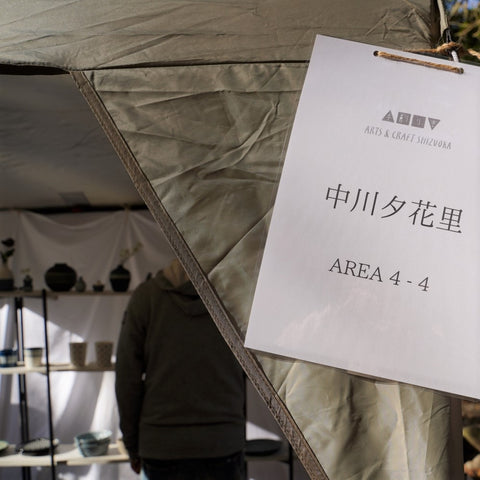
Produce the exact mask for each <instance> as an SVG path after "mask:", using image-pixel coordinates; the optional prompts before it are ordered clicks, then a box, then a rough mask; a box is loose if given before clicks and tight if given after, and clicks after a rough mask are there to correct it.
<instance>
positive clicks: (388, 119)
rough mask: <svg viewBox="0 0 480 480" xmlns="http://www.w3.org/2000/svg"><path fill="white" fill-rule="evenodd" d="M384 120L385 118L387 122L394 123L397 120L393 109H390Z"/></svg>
mask: <svg viewBox="0 0 480 480" xmlns="http://www.w3.org/2000/svg"><path fill="white" fill-rule="evenodd" d="M382 120H384V121H385V122H392V123H394V122H395V120H394V119H393V115H392V111H391V110H390V111H389V112H388V113H387V114H386V115H385V116H384V117H383V118H382Z"/></svg>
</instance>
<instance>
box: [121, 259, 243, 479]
mask: <svg viewBox="0 0 480 480" xmlns="http://www.w3.org/2000/svg"><path fill="white" fill-rule="evenodd" d="M115 369H116V378H115V393H116V398H117V404H118V410H119V415H120V429H121V431H122V433H123V441H124V444H125V447H126V449H127V451H128V454H129V457H130V464H131V467H132V469H133V470H134V471H135V472H136V473H141V475H142V478H143V479H145V480H157V479H160V478H161V479H162V480H180V479H181V480H194V479H195V480H207V479H208V480H244V478H245V462H244V447H245V391H244V389H245V381H244V374H243V371H242V369H241V367H240V365H239V364H238V362H237V360H236V359H235V357H234V356H233V354H232V352H231V351H230V349H229V347H228V346H227V344H226V343H225V341H224V339H223V338H222V336H221V335H220V333H219V332H218V329H217V327H216V325H215V324H214V322H213V320H212V318H211V317H210V315H209V314H208V311H207V309H206V308H205V305H204V304H203V302H202V300H201V299H200V297H199V296H198V294H197V293H196V291H195V289H194V287H193V285H192V283H191V282H190V281H189V279H188V277H187V276H186V274H185V271H184V270H183V268H182V267H181V265H180V263H179V262H178V260H175V261H174V262H172V264H171V265H169V266H168V267H167V268H165V269H164V270H163V271H159V272H158V273H157V274H156V275H155V276H154V277H153V278H150V279H148V280H146V281H145V282H143V283H142V284H141V285H139V286H138V287H137V288H136V290H135V291H134V292H133V294H132V296H131V299H130V301H129V303H128V306H127V309H126V311H125V315H124V319H123V323H122V328H121V332H120V337H119V340H118V345H117V359H116V367H115Z"/></svg>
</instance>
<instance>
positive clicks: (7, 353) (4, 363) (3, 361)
mask: <svg viewBox="0 0 480 480" xmlns="http://www.w3.org/2000/svg"><path fill="white" fill-rule="evenodd" d="M16 365H17V351H16V350H14V349H13V348H6V349H4V350H0V367H15V366H16Z"/></svg>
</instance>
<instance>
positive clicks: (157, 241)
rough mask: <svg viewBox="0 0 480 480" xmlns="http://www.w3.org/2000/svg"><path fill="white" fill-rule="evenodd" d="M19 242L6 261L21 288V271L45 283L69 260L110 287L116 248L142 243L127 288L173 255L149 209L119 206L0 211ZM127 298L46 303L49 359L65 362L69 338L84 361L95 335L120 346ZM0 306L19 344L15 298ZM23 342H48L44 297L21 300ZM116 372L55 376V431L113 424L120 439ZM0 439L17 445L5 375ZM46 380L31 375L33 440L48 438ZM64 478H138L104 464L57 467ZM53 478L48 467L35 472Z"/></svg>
mask: <svg viewBox="0 0 480 480" xmlns="http://www.w3.org/2000/svg"><path fill="white" fill-rule="evenodd" d="M7 237H12V238H14V239H15V242H16V244H15V248H16V249H15V254H14V256H13V257H12V258H11V259H10V262H9V265H10V268H11V269H12V271H13V272H14V276H15V284H16V286H21V284H22V279H23V277H24V273H22V270H23V269H26V268H29V269H30V272H31V273H30V275H31V276H32V277H33V284H34V289H35V290H39V289H42V288H47V287H46V285H45V283H44V278H43V277H44V273H45V271H46V270H47V269H48V268H49V267H51V266H52V265H53V264H54V263H58V262H64V263H67V264H68V265H70V266H71V267H73V268H74V269H75V270H76V272H77V275H82V276H83V278H84V279H85V282H86V283H87V289H88V290H91V289H92V285H93V284H94V283H95V282H96V281H98V280H100V281H101V282H103V283H105V288H106V289H108V290H111V287H110V285H109V283H108V275H109V272H110V271H111V270H112V269H113V268H115V267H116V266H117V265H118V263H119V252H120V250H121V249H123V248H132V247H133V246H134V245H135V244H136V243H137V242H141V243H142V245H143V247H142V248H141V250H140V251H139V252H138V253H137V254H135V256H133V257H132V258H130V259H129V260H127V261H126V262H125V267H126V268H128V269H129V270H130V272H131V274H132V280H131V283H130V289H133V288H135V286H136V285H138V284H139V283H140V282H141V281H142V280H143V279H144V278H145V277H146V275H147V274H148V273H149V272H151V273H155V272H156V271H157V270H158V269H159V268H162V267H164V266H165V265H167V264H168V263H169V262H170V261H171V259H172V258H173V257H174V255H173V253H172V251H171V250H170V248H169V246H168V244H167V243H166V241H165V240H164V239H163V235H162V234H161V232H160V229H159V227H158V226H157V224H156V223H155V222H154V221H153V219H152V218H151V216H150V215H149V213H148V212H147V211H127V210H126V211H116V212H108V213H85V214H68V215H66V214H65V215H63V214H62V215H51V216H44V215H38V214H33V213H27V212H1V213H0V239H4V238H7ZM127 301H128V296H127V295H123V296H103V297H93V296H85V297H81V298H79V297H74V296H71V297H68V296H62V297H60V298H59V299H58V300H53V299H51V300H49V301H48V309H47V312H48V319H49V323H48V334H49V344H50V360H51V361H52V362H68V360H69V353H68V342H70V341H82V340H84V341H88V342H89V349H88V353H87V361H88V362H90V361H93V360H94V345H93V343H94V342H95V341H97V340H111V341H114V342H115V343H116V339H117V337H118V333H119V328H120V323H121V319H122V315H123V310H124V308H125V306H126V303H127ZM0 305H2V308H1V310H0V312H1V313H0V345H2V346H3V348H5V347H10V346H15V343H14V342H15V332H14V321H13V314H14V312H13V310H14V309H13V303H12V300H11V299H3V301H2V303H0ZM24 305H25V308H24V324H25V346H26V347H29V346H37V345H38V346H43V319H42V305H41V300H40V299H25V301H24ZM114 378H115V377H114V373H113V372H105V373H85V372H81V373H74V372H66V373H52V375H51V389H52V404H53V419H54V433H55V436H56V437H57V438H59V439H60V440H61V441H62V442H65V443H72V442H73V437H74V435H76V434H78V433H81V432H84V431H88V430H91V429H103V428H109V429H111V430H112V431H113V432H114V438H115V439H116V438H117V437H118V436H119V435H120V434H119V431H118V416H117V410H116V404H115V396H114ZM0 382H1V383H0V387H1V396H0V438H2V439H5V440H8V441H9V442H10V443H19V441H20V428H19V414H18V412H19V409H18V389H17V379H16V377H10V376H7V375H2V376H0ZM46 392H47V390H46V381H45V377H44V376H42V375H39V374H30V375H28V376H27V394H28V403H29V420H30V437H31V438H35V437H38V436H48V423H47V417H46V412H47V410H46V408H47V400H46ZM58 473H59V475H58V477H59V478H64V479H84V478H85V479H87V478H88V479H94V478H102V479H106V478H130V477H132V478H135V476H134V475H133V474H131V475H130V471H129V468H128V465H126V464H123V465H107V466H102V467H75V468H70V469H68V470H67V469H66V468H65V467H58ZM34 477H36V478H50V471H49V469H43V470H41V471H39V472H38V473H36V475H34ZM13 478H21V474H20V470H17V469H4V470H3V469H0V479H2V480H3V479H9V480H11V479H13Z"/></svg>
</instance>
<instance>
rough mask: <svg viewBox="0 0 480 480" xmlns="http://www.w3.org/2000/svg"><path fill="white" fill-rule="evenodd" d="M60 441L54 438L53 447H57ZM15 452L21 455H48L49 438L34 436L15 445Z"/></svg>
mask: <svg viewBox="0 0 480 480" xmlns="http://www.w3.org/2000/svg"><path fill="white" fill-rule="evenodd" d="M59 443H60V441H59V440H58V438H55V439H54V440H53V442H52V444H53V449H54V450H55V448H57V446H58V445H59ZM16 450H17V452H18V453H22V454H23V455H48V454H49V453H50V440H49V439H48V438H34V439H33V440H29V441H28V442H25V443H22V444H21V445H19V446H18V447H17V449H16Z"/></svg>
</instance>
